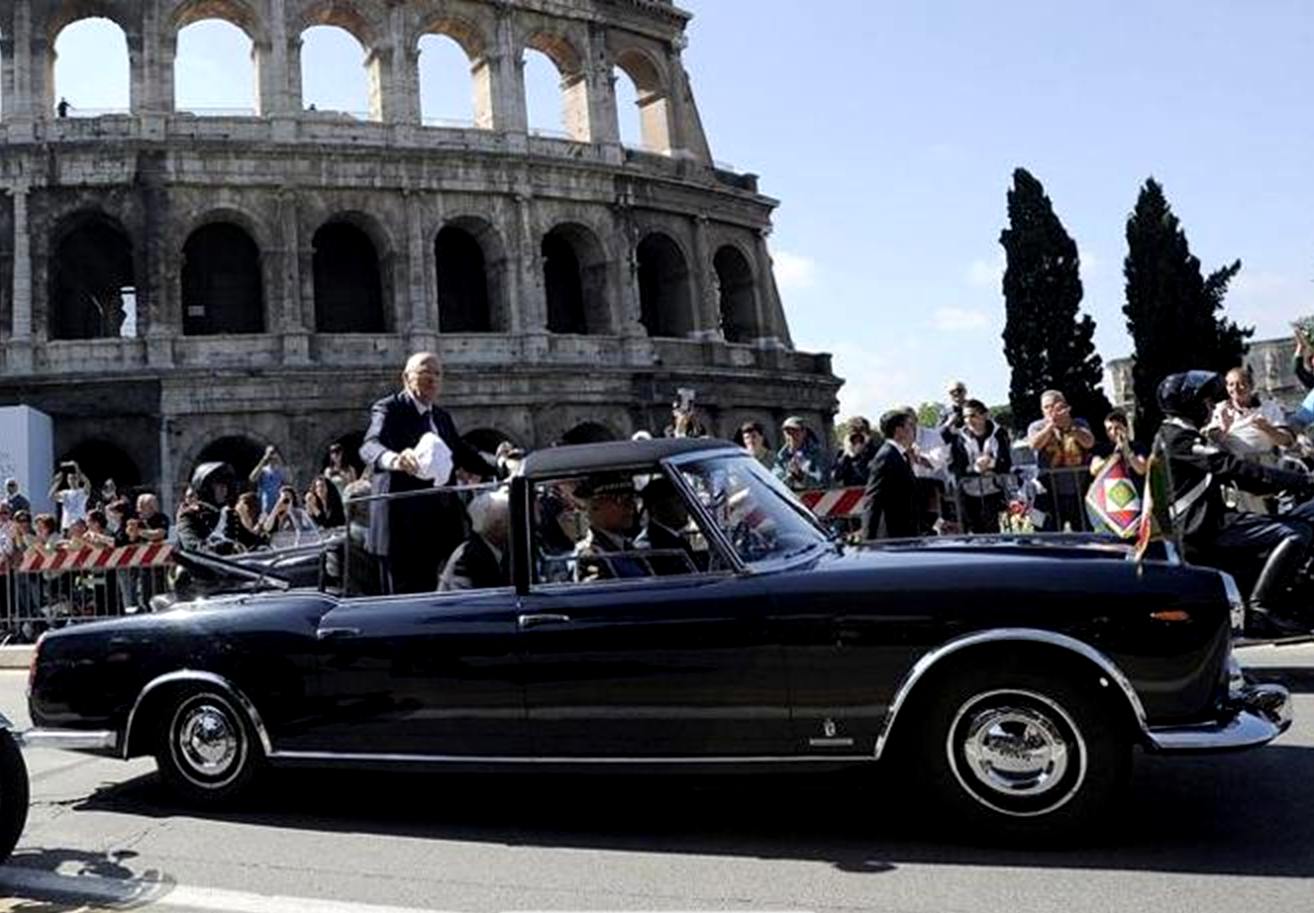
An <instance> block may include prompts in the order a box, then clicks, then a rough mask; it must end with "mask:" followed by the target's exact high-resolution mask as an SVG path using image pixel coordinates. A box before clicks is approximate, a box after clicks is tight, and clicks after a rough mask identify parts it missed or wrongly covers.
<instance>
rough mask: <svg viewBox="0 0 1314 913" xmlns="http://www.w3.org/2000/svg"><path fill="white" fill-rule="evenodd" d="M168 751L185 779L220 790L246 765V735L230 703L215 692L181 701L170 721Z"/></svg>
mask: <svg viewBox="0 0 1314 913" xmlns="http://www.w3.org/2000/svg"><path fill="white" fill-rule="evenodd" d="M168 739H169V754H170V756H171V757H172V759H173V763H174V766H175V767H176V768H177V770H178V772H179V773H180V774H181V775H182V776H183V777H184V778H185V779H186V780H187V782H189V783H191V784H193V785H195V786H197V787H200V788H201V789H222V788H223V787H225V786H227V785H228V784H229V783H232V782H233V780H235V779H236V778H237V776H238V775H239V774H240V773H241V772H242V770H243V768H244V767H245V766H246V755H247V738H246V731H245V730H244V729H243V728H242V721H241V718H240V717H239V716H238V715H237V711H236V710H234V708H233V706H232V705H231V704H230V703H229V702H228V701H226V700H224V699H223V698H221V697H219V696H218V695H216V694H198V695H194V696H192V697H189V698H188V699H186V700H184V701H183V702H182V703H181V704H179V705H178V709H177V710H176V711H174V715H173V719H172V721H171V722H170V723H169V736H168Z"/></svg>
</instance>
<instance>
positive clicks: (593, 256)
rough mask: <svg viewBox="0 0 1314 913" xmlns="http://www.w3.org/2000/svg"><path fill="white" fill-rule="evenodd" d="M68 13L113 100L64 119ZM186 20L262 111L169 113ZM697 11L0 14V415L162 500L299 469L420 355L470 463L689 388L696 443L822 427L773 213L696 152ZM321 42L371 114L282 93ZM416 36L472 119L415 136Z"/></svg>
mask: <svg viewBox="0 0 1314 913" xmlns="http://www.w3.org/2000/svg"><path fill="white" fill-rule="evenodd" d="M89 17H102V18H105V19H109V20H111V21H112V22H113V23H115V24H117V25H118V26H119V27H120V28H121V29H122V32H123V34H124V36H125V37H126V44H127V49H128V67H129V70H130V83H129V84H130V87H131V88H130V104H129V109H128V110H126V111H122V112H109V113H99V114H98V116H82V117H78V116H71V117H66V116H61V115H63V114H66V113H67V112H66V111H59V110H58V109H59V107H60V106H59V101H60V98H59V95H58V92H57V87H56V86H55V84H54V73H55V50H54V48H55V41H56V38H57V36H59V35H60V33H61V31H62V30H64V29H65V28H66V27H68V26H70V25H71V24H73V23H76V22H78V21H80V20H82V19H86V18H89ZM206 19H221V20H224V21H226V22H228V23H231V24H232V25H234V26H236V27H238V28H240V29H241V30H242V31H243V32H244V33H245V34H246V36H247V37H249V39H250V42H251V48H252V58H253V62H254V73H255V82H256V86H257V88H256V90H255V96H256V98H255V104H256V109H255V110H254V111H253V112H250V113H248V114H245V115H243V116H235V115H233V114H232V113H227V114H223V115H215V116H203V115H202V116H198V114H197V113H195V112H189V111H182V110H178V108H177V106H176V105H175V78H174V66H175V59H176V56H177V51H178V45H179V42H178V35H179V32H180V31H181V30H183V29H184V28H186V27H187V26H189V25H190V24H193V23H196V22H199V21H201V20H206ZM689 19H690V15H689V14H688V13H686V12H684V11H682V10H680V9H678V8H677V7H675V6H673V5H672V3H671V2H670V0H4V2H3V3H0V57H2V58H3V79H2V81H0V99H2V102H3V114H2V116H0V139H2V140H3V145H0V169H3V172H2V175H0V186H2V187H3V189H4V196H3V197H2V198H0V337H3V340H4V346H3V355H2V359H0V405H9V404H18V403H22V404H27V405H30V406H32V407H34V408H37V409H40V410H42V411H44V412H46V413H48V414H49V415H51V416H52V417H53V419H54V436H55V456H56V457H59V458H74V459H80V460H81V461H82V463H83V465H84V467H85V468H87V470H88V472H89V474H90V475H92V476H93V479H95V478H98V477H99V478H103V477H106V476H113V477H115V478H116V480H117V481H119V482H120V483H121V484H133V483H141V484H148V485H158V486H159V487H160V488H161V490H162V491H163V492H164V493H165V495H166V499H168V496H169V495H171V494H173V493H174V492H176V491H177V489H178V487H179V485H180V484H181V483H182V482H183V480H185V479H186V478H187V476H188V475H189V473H190V471H191V469H192V467H193V466H194V465H196V464H197V463H198V462H200V461H204V460H208V459H214V458H220V459H226V460H229V461H231V462H233V463H234V464H235V465H237V466H238V467H239V468H244V467H246V466H249V465H251V464H253V463H254V461H255V459H256V458H257V456H258V454H259V452H260V451H261V449H262V448H263V447H264V446H265V445H267V444H271V443H272V444H275V445H277V446H278V447H279V448H280V449H281V450H282V451H283V453H284V454H285V456H286V458H287V460H288V462H289V463H291V464H292V466H293V467H294V468H295V469H296V470H297V472H298V475H299V477H300V478H306V477H307V476H306V473H309V472H310V471H311V470H312V467H313V466H314V465H315V464H316V462H317V461H318V460H319V459H320V458H321V456H322V454H323V453H324V451H325V450H326V448H327V446H328V444H329V443H330V442H332V441H336V440H345V441H347V442H354V441H356V440H359V438H360V432H361V431H362V430H363V425H364V422H365V417H366V410H367V406H368V404H369V403H370V402H371V401H372V400H374V399H375V398H377V397H378V396H380V395H382V394H383V393H385V392H387V391H388V390H389V389H391V388H393V387H394V386H395V384H396V383H397V379H398V372H399V369H400V366H401V364H402V362H403V361H404V360H405V356H406V354H407V353H408V352H410V351H414V350H420V349H433V350H434V351H437V352H439V353H440V354H441V356H442V358H443V360H444V363H445V366H446V380H445V390H444V402H445V404H446V405H447V406H448V407H449V408H450V409H451V410H452V412H453V415H454V416H455V418H456V420H457V423H458V426H459V427H460V428H461V429H462V430H463V432H465V433H466V435H467V437H469V438H470V439H472V440H474V441H476V442H477V443H480V444H491V442H493V441H496V440H499V439H509V440H511V441H513V442H516V443H518V444H520V445H522V446H543V445H546V444H550V443H552V442H556V441H594V440H600V439H609V438H618V437H622V436H628V435H629V434H631V433H632V432H633V431H635V430H636V429H640V428H648V429H660V428H661V427H663V425H664V424H665V423H666V422H667V421H668V419H669V407H670V402H671V400H672V397H673V395H674V394H675V391H676V390H677V389H678V388H682V387H687V388H693V389H695V390H696V391H697V397H698V403H699V404H700V406H701V407H702V408H703V410H704V413H705V416H706V418H707V421H708V424H709V425H710V426H711V428H712V430H713V431H715V432H719V433H722V434H726V433H729V432H730V431H731V430H732V429H733V428H734V427H736V426H737V425H738V423H740V422H742V421H744V420H748V419H757V420H760V421H762V422H763V423H764V424H766V425H767V426H768V427H772V428H774V427H776V426H778V423H779V420H780V419H781V418H783V416H784V415H785V414H787V413H795V412H797V413H800V414H802V415H804V416H806V417H807V418H808V419H809V420H810V421H811V422H813V423H814V424H815V426H816V428H817V430H818V431H823V430H825V429H828V428H829V427H830V424H831V419H832V416H833V414H834V410H835V396H836V393H837V390H838V387H839V381H838V380H837V379H836V378H835V377H834V376H833V375H832V373H831V369H830V361H829V357H828V356H825V355H817V354H806V353H803V352H798V351H795V350H794V348H793V346H792V343H791V340H790V334H789V329H788V326H787V324H786V320H785V315H784V311H783V309H782V307H781V302H780V296H779V293H778V290H777V287H776V283H775V280H774V278H773V273H772V265H771V259H770V255H769V253H768V250H767V243H766V239H767V236H768V235H769V233H770V229H771V214H772V211H773V208H774V207H775V205H776V204H775V201H773V200H771V199H769V198H768V197H766V196H763V195H762V194H761V193H759V191H758V187H757V179H756V177H755V176H753V175H751V174H743V173H737V172H735V171H734V170H733V169H728V168H726V167H723V166H718V165H717V164H716V163H715V162H714V160H713V158H712V155H711V152H710V150H709V148H708V142H707V139H706V136H705V134H704V131H703V127H702V124H701V121H700V118H699V114H698V110H697V107H696V105H695V102H694V97H693V93H692V89H691V86H690V80H689V76H688V74H687V73H686V70H685V68H684V64H683V61H682V57H681V54H682V51H683V49H684V48H685V46H686V35H685V29H686V26H687V24H688V22H689ZM322 25H329V26H336V27H339V28H341V29H345V30H346V31H347V32H349V33H350V34H351V35H352V36H354V37H355V38H356V39H357V40H358V41H359V43H360V44H361V46H362V47H363V48H364V49H365V51H366V55H365V59H364V66H365V69H366V71H367V75H368V85H369V93H370V105H371V108H372V110H371V111H370V112H369V113H368V115H365V114H360V115H356V116H351V115H346V114H340V113H335V112H329V111H317V110H315V109H314V106H313V105H306V104H304V103H303V94H302V64H301V51H302V36H303V34H304V33H305V32H306V31H307V30H308V29H311V28H313V27H315V26H322ZM428 35H443V36H446V37H448V38H450V39H452V40H454V41H455V42H456V43H457V44H458V45H459V47H460V48H461V50H463V51H464V53H465V56H467V57H468V58H469V82H470V91H471V92H472V93H473V111H474V118H473V122H472V123H470V124H467V125H463V126H453V125H447V124H444V125H439V126H430V125H426V122H425V120H424V119H423V118H422V117H421V109H420V90H419V77H418V75H417V74H418V67H419V57H420V43H421V39H423V38H424V37H425V36H428ZM528 51H535V52H539V53H542V54H544V55H546V56H547V57H548V58H549V59H550V60H551V62H552V63H553V64H554V65H555V67H556V69H557V70H558V71H559V74H560V92H561V104H562V110H563V122H562V126H563V128H564V129H563V130H562V131H561V132H560V133H559V134H557V133H553V134H551V135H544V134H543V133H541V132H537V131H534V130H531V129H529V127H528V124H527V115H526V91H525V84H524V69H525V63H524V61H525V56H526V53H527V52H528ZM622 77H623V78H625V79H628V80H630V81H631V82H632V84H633V87H634V89H635V95H634V97H635V98H636V99H637V105H638V108H639V117H638V122H639V123H640V124H641V129H642V141H641V143H634V144H632V145H634V146H635V147H636V148H630V147H628V146H626V145H624V144H622V142H621V139H620V135H621V134H620V130H619V127H618V111H617V91H616V88H615V87H616V84H617V80H618V79H620V78H622ZM763 139H764V141H765V140H766V137H764V138H763Z"/></svg>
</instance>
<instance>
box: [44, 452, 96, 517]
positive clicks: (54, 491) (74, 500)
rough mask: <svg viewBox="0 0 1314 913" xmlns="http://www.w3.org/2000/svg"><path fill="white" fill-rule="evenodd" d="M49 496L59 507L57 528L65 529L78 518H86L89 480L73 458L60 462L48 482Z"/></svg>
mask: <svg viewBox="0 0 1314 913" xmlns="http://www.w3.org/2000/svg"><path fill="white" fill-rule="evenodd" d="M50 498H51V500H52V501H54V502H55V503H56V504H58V505H59V507H60V512H59V528H60V530H61V531H66V530H68V528H69V527H71V526H72V525H73V524H74V523H75V522H77V521H78V520H84V521H85V520H86V519H87V507H88V504H87V502H88V501H89V500H90V498H91V480H90V479H88V478H87V477H86V476H85V475H83V474H82V470H81V469H79V468H78V464H77V463H76V462H74V461H73V460H69V461H67V462H64V463H60V464H59V471H58V472H56V473H55V476H54V478H53V479H51V482H50Z"/></svg>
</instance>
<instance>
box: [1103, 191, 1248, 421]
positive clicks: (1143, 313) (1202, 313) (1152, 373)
mask: <svg viewBox="0 0 1314 913" xmlns="http://www.w3.org/2000/svg"><path fill="white" fill-rule="evenodd" d="M1240 271H1241V261H1240V260H1237V261H1235V262H1234V263H1232V264H1231V265H1229V266H1225V267H1223V268H1222V269H1219V270H1216V271H1214V272H1213V273H1211V274H1210V275H1209V276H1207V277H1206V276H1204V275H1203V274H1202V273H1201V271H1200V260H1199V259H1198V258H1197V257H1195V256H1193V255H1192V254H1191V246H1190V244H1189V243H1188V242H1187V240H1186V232H1185V231H1183V230H1182V227H1181V223H1180V222H1179V221H1178V219H1177V216H1175V215H1174V214H1173V211H1172V208H1171V207H1170V206H1169V205H1168V200H1167V198H1166V197H1165V196H1164V192H1163V187H1162V186H1161V185H1160V184H1159V183H1158V182H1157V181H1155V180H1154V179H1153V178H1150V179H1148V180H1147V181H1146V182H1145V186H1143V187H1142V188H1141V192H1140V196H1139V197H1138V199H1137V200H1136V209H1135V210H1134V211H1133V212H1132V214H1131V215H1130V216H1129V217H1128V219H1127V259H1126V261H1124V263H1123V275H1124V277H1125V278H1126V282H1127V300H1126V303H1125V304H1124V305H1123V309H1122V312H1123V314H1124V315H1125V316H1126V318H1127V332H1128V333H1129V334H1130V335H1131V338H1132V344H1133V346H1134V354H1135V363H1134V365H1133V367H1132V390H1133V393H1134V395H1135V398H1136V432H1137V436H1138V437H1140V438H1142V439H1149V438H1150V437H1152V436H1153V434H1154V432H1155V431H1156V429H1158V427H1159V423H1160V422H1161V421H1162V420H1163V415H1162V413H1161V412H1160V411H1159V403H1158V401H1157V399H1156V396H1155V391H1156V389H1157V388H1158V385H1159V382H1160V381H1162V380H1163V378H1164V377H1166V376H1168V375H1169V374H1173V373H1175V372H1178V371H1190V370H1193V369H1196V368H1202V369H1205V370H1211V371H1219V372H1223V371H1226V370H1228V369H1229V368H1233V367H1236V366H1237V365H1239V364H1240V363H1241V359H1242V357H1243V356H1244V355H1245V352H1246V348H1247V345H1246V340H1247V339H1248V338H1249V337H1250V336H1251V335H1252V334H1253V333H1254V328H1252V327H1251V328H1244V329H1243V328H1241V327H1239V326H1237V325H1236V324H1235V323H1234V322H1232V321H1231V320H1228V319H1227V318H1226V317H1224V316H1222V315H1221V313H1220V312H1221V311H1222V310H1223V300H1224V298H1225V297H1226V296H1227V289H1228V286H1229V285H1230V284H1231V282H1232V279H1233V278H1235V277H1236V274H1237V273H1238V272H1240Z"/></svg>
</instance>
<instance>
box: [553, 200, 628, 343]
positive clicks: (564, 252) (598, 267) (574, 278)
mask: <svg viewBox="0 0 1314 913" xmlns="http://www.w3.org/2000/svg"><path fill="white" fill-rule="evenodd" d="M541 253H542V256H543V287H544V290H545V292H546V295H547V328H548V332H549V333H563V334H575V335H583V334H589V333H592V334H605V333H609V332H611V310H610V305H609V303H608V301H607V260H606V254H605V253H604V252H603V250H602V245H601V244H600V243H599V242H598V239H597V236H595V235H594V234H593V232H591V231H589V230H588V229H587V228H585V227H584V226H582V225H558V226H557V227H555V228H553V229H552V230H551V231H550V232H548V233H547V235H545V236H544V238H543V244H542V250H541Z"/></svg>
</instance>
